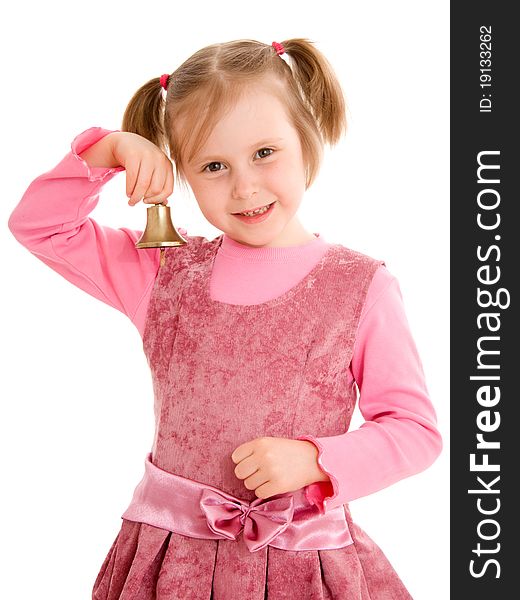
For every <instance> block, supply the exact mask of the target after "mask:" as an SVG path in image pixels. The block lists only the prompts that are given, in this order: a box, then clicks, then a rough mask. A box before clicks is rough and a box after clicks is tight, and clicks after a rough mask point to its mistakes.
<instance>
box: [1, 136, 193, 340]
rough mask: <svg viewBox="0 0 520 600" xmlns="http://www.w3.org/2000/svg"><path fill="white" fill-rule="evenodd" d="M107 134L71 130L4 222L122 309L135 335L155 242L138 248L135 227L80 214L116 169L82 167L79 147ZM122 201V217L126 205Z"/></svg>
mask: <svg viewBox="0 0 520 600" xmlns="http://www.w3.org/2000/svg"><path fill="white" fill-rule="evenodd" d="M116 131H118V130H116ZM109 133H111V131H110V130H107V129H102V128H101V127H91V128H90V129H87V130H85V131H84V132H83V133H81V134H80V135H78V136H77V137H75V138H74V140H73V142H72V144H71V151H70V152H69V153H68V154H67V155H66V156H65V157H64V158H63V159H62V160H61V162H59V163H58V164H57V165H56V166H55V167H54V168H53V169H51V170H50V171H48V172H46V173H43V174H42V175H40V176H39V177H37V178H36V179H35V180H34V181H33V182H32V183H31V184H30V185H29V187H28V188H27V190H26V192H25V193H24V195H23V197H22V199H21V200H20V202H19V203H18V205H17V206H16V208H15V209H14V211H13V212H12V214H11V216H10V218H9V223H8V226H9V229H10V230H11V233H12V234H13V235H14V237H15V238H16V239H17V240H18V241H19V242H20V244H22V245H23V246H25V247H26V248H27V249H28V250H29V251H30V252H31V253H32V254H34V256H36V257H37V258H38V259H40V260H41V261H43V262H44V263H45V264H46V265H48V266H49V267H50V268H51V269H53V270H54V271H56V272H57V273H59V274H60V275H61V276H63V277H64V278H65V279H67V280H68V281H70V282H71V283H72V284H74V285H75V286H77V287H79V288H81V289H82V290H84V291H85V292H87V293H88V294H90V295H91V296H94V298H97V299H98V300H101V301H102V302H105V303H106V304H108V305H110V306H112V307H114V308H116V309H117V310H119V311H121V312H122V313H124V314H125V315H127V316H128V317H129V318H130V320H131V321H132V322H133V323H134V325H135V326H136V327H137V329H138V330H139V332H140V333H141V336H142V334H143V328H144V320H145V316H146V315H145V310H146V307H147V300H148V296H149V295H150V293H151V289H152V286H153V283H154V280H155V277H156V274H157V270H158V268H159V261H160V249H159V248H147V249H140V250H139V249H137V248H136V247H135V243H136V242H137V240H138V239H139V238H140V237H141V234H142V231H134V230H131V229H127V228H125V227H121V228H119V229H112V228H110V227H107V226H105V225H100V224H99V223H97V222H96V221H95V220H94V219H92V218H89V217H88V215H89V213H90V212H92V210H94V208H95V207H96V205H97V203H98V200H99V194H100V192H101V190H102V189H103V186H104V184H105V183H106V182H107V181H109V180H110V179H112V177H114V176H115V174H116V173H119V172H120V171H124V168H123V167H117V168H105V167H89V166H88V165H87V163H86V162H85V161H84V160H82V159H81V158H80V156H79V154H81V153H82V152H83V151H84V150H86V149H87V148H88V147H89V146H91V145H92V144H94V143H95V142H97V141H99V140H100V139H101V138H103V137H104V136H105V135H107V134H109ZM122 200H125V202H123V201H121V211H122V212H121V215H122V216H121V218H122V219H123V218H124V215H123V211H124V209H125V208H127V210H130V209H128V207H127V204H126V197H124V198H123V199H122ZM179 231H182V230H181V229H180V228H179Z"/></svg>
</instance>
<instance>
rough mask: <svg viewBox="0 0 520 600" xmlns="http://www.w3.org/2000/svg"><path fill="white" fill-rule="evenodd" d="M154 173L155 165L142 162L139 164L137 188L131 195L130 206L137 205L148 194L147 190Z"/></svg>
mask: <svg viewBox="0 0 520 600" xmlns="http://www.w3.org/2000/svg"><path fill="white" fill-rule="evenodd" d="M152 173H153V164H149V165H148V164H146V163H143V162H141V163H140V164H139V171H138V173H137V179H136V184H135V187H134V189H133V191H132V193H131V195H130V199H129V201H128V204H136V203H137V202H139V201H140V200H142V199H143V198H144V196H145V194H146V190H147V189H148V188H149V186H150V179H151V176H152Z"/></svg>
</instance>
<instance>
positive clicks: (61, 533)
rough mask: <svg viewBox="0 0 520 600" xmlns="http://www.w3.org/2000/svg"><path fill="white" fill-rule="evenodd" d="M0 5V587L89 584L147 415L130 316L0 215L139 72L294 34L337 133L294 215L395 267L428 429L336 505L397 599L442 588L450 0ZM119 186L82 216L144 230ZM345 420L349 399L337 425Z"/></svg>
mask: <svg viewBox="0 0 520 600" xmlns="http://www.w3.org/2000/svg"><path fill="white" fill-rule="evenodd" d="M339 7H341V9H342V10H341V13H338V12H337V10H338V8H339ZM2 10H3V12H4V14H3V15H2V21H3V22H4V34H3V35H2V38H1V40H0V44H1V51H2V65H3V66H2V71H3V73H2V86H3V90H4V91H3V94H2V103H3V109H2V116H3V127H2V129H3V136H2V137H3V144H1V153H2V157H1V158H2V166H3V174H2V175H3V176H2V184H3V193H2V196H3V200H2V203H1V204H0V211H1V215H0V217H1V220H2V223H3V226H2V227H1V228H0V236H1V248H2V257H3V258H2V261H1V266H2V281H3V282H4V285H3V293H2V311H1V319H2V322H1V324H0V325H1V330H2V338H3V344H2V352H3V357H2V367H3V373H2V377H1V383H0V385H1V388H2V389H1V390H0V394H1V398H2V402H1V405H0V406H1V410H2V414H1V421H0V422H1V431H0V434H1V435H0V443H1V459H2V462H3V465H2V488H3V493H2V507H1V509H2V512H1V514H2V522H3V523H2V525H3V526H2V536H1V537H2V547H1V551H2V554H3V556H2V557H1V564H2V567H3V575H2V579H3V581H2V595H3V596H4V597H5V598H9V599H10V600H17V599H26V598H27V599H29V598H31V599H32V598H41V599H43V600H45V599H47V598H49V599H51V598H52V600H60V599H67V600H70V599H71V598H73V599H88V598H90V595H91V588H92V585H93V583H94V580H95V577H96V576H97V573H98V571H99V568H100V566H101V563H102V561H103V559H104V557H105V555H106V554H107V552H108V550H109V548H110V546H111V544H112V541H113V540H114V538H115V536H116V535H117V532H118V531H119V528H120V525H121V520H120V515H121V514H122V513H123V511H124V510H125V509H126V507H127V505H128V503H129V502H130V499H131V497H132V493H133V490H134V487H135V485H137V483H138V481H139V480H140V479H141V476H142V473H143V468H144V457H145V455H146V453H147V452H149V450H150V449H151V444H152V439H153V427H154V422H153V409H152V407H153V391H152V385H151V377H150V372H149V368H148V365H147V363H146V358H145V356H144V353H143V352H142V347H141V338H140V336H139V333H138V331H137V330H136V329H135V327H134V326H133V325H132V323H131V322H130V321H129V320H128V318H127V317H126V316H125V315H123V314H122V313H119V312H118V311H117V310H115V309H113V308H111V307H109V306H107V305H105V304H103V303H102V302H100V301H98V300H95V299H94V298H92V297H91V296H89V295H88V294H86V293H84V292H83V291H81V290H79V289H77V288H75V287H74V286H73V285H71V284H70V283H69V282H68V281H66V280H65V279H63V278H61V277H60V276H59V275H57V274H56V273H55V272H54V271H52V270H51V269H50V268H48V267H46V266H45V265H44V264H43V263H41V262H40V261H39V260H38V259H36V258H35V257H34V256H32V255H31V254H30V253H29V252H28V251H27V250H26V249H25V248H24V247H22V246H21V245H20V244H19V243H18V242H17V241H16V240H15V239H14V238H13V237H12V235H11V234H10V232H9V230H8V228H7V221H8V218H9V215H10V213H11V211H12V210H13V209H14V207H15V206H16V204H17V203H18V201H19V200H20V198H21V197H22V195H23V193H24V192H25V190H26V189H27V187H28V185H29V184H30V182H31V181H32V180H33V179H34V178H36V177H37V176H38V175H40V174H41V173H43V172H45V171H48V170H49V169H51V168H53V167H54V166H55V165H56V164H57V163H58V162H59V161H60V160H61V159H62V158H63V156H64V155H65V154H66V153H67V152H69V150H70V143H71V141H72V139H73V138H74V137H75V136H76V135H77V134H79V133H80V132H82V131H84V130H85V129H87V128H88V127H91V126H101V127H105V128H107V129H119V128H120V127H121V119H122V116H123V112H124V109H125V107H126V105H127V103H128V101H129V100H130V98H131V96H132V95H133V93H134V92H135V91H136V90H137V89H138V87H140V86H141V85H142V84H143V83H145V82H146V81H148V80H149V79H150V78H152V77H158V76H159V75H161V74H163V73H167V72H168V73H169V72H172V71H173V70H175V68H177V66H179V65H180V63H181V62H183V61H184V60H185V59H186V58H188V56H190V55H191V54H192V53H193V52H195V51H196V50H198V49H199V48H201V47H203V46H206V45H207V44H210V43H215V42H222V41H228V40H232V39H238V38H253V39H257V40H259V41H263V42H265V43H269V44H270V43H271V42H272V41H279V42H281V41H283V40H284V39H289V38H291V37H307V38H309V39H311V40H312V41H314V42H315V43H316V44H317V47H318V48H319V49H320V50H322V51H323V52H324V53H325V55H326V56H327V58H328V59H329V61H330V62H331V63H332V65H333V67H334V68H335V70H336V73H337V75H338V77H339V79H340V81H341V84H342V87H343V89H344V91H345V94H346V98H347V102H348V106H349V112H348V118H349V131H348V134H347V136H346V137H345V139H344V141H342V142H341V144H340V145H338V146H337V147H336V148H334V149H333V150H332V151H327V153H326V159H325V163H324V164H323V167H322V170H321V173H320V175H319V177H318V180H317V181H316V182H315V183H314V185H313V186H312V187H311V189H310V190H309V191H308V192H307V194H306V196H305V199H304V202H303V203H302V206H301V208H300V211H301V212H300V214H301V219H302V222H303V223H304V225H305V226H306V227H308V228H309V229H310V230H311V231H313V232H321V234H322V235H323V236H324V237H325V238H326V239H327V241H330V242H339V243H342V244H344V245H346V246H348V247H350V248H353V249H356V250H358V251H361V252H364V253H366V254H369V255H371V256H373V257H376V258H381V259H383V260H385V261H386V264H387V267H388V269H389V270H390V272H391V273H393V274H394V275H395V276H396V277H397V278H398V280H399V283H400V287H401V291H402V294H403V298H404V302H405V308H406V312H407V316H408V319H409V322H410V327H411V329H412V333H413V335H414V338H415V341H416V344H417V348H418V350H419V354H420V356H421V359H422V362H423V366H424V370H425V373H426V379H427V384H428V389H429V392H430V395H431V398H432V402H433V403H434V406H435V408H436V410H437V416H438V421H439V428H440V430H441V433H442V435H443V438H444V450H443V453H442V454H441V456H440V457H439V459H438V460H437V461H436V462H435V463H434V465H433V466H431V467H430V468H429V469H427V470H426V471H424V472H422V473H420V474H418V475H416V476H414V477H410V478H408V479H405V480H403V481H400V482H398V483H397V484H395V485H393V486H391V487H389V488H387V489H385V490H383V491H381V492H379V493H376V494H373V495H371V496H368V497H365V498H361V499H358V500H356V501H354V502H352V503H351V505H350V508H351V512H352V515H353V518H354V520H355V521H357V522H358V524H359V525H360V526H361V527H363V529H365V531H366V532H367V533H368V534H369V535H370V536H371V537H372V538H373V539H374V540H375V541H376V543H377V544H378V545H379V546H380V547H381V548H382V549H383V551H384V552H385V554H386V556H387V557H388V558H389V560H390V562H391V563H392V564H393V566H394V567H395V569H396V571H397V572H398V573H399V575H400V576H401V578H402V579H403V581H404V583H405V585H406V586H407V587H408V589H409V590H410V592H411V594H412V596H413V598H414V600H444V599H446V598H448V597H449V591H448V580H449V569H448V564H449V512H448V508H449V505H448V501H449V480H448V478H449V469H448V457H449V396H448V394H449V262H448V261H449V237H448V236H449V187H448V185H449V166H448V165H449V88H448V85H449V54H448V49H449V3H448V2H447V1H441V2H435V3H433V2H420V3H418V2H413V1H395V2H390V3H389V2H385V1H383V0H378V1H373V2H361V1H359V2H348V1H343V2H341V3H340V2H338V3H315V2H312V3H311V2H304V1H302V0H299V1H296V0H285V1H283V2H264V3H244V2H231V1H230V0H222V1H221V2H214V1H211V2H209V1H207V0H198V2H190V3H186V4H185V5H179V4H178V3H173V2H171V1H170V2H162V1H161V2H160V1H157V0H148V1H147V2H142V0H141V1H139V2H135V1H131V0H126V1H125V2H106V1H105V2H100V1H99V0H91V1H90V2H88V3H81V4H78V3H74V2H72V3H71V2H60V1H56V0H54V1H51V2H44V3H37V2H32V3H27V2H18V3H14V4H10V5H9V8H8V9H7V11H6V9H2ZM124 192H125V174H124V172H123V173H120V174H118V175H117V176H116V177H115V178H114V179H113V180H112V181H110V182H109V183H108V184H107V185H106V186H105V188H104V190H103V192H102V195H101V200H100V202H99V204H98V206H97V207H96V209H95V210H94V211H93V213H91V217H92V218H94V219H95V220H97V221H98V222H100V223H102V224H104V225H108V226H112V227H123V226H124V227H130V228H134V229H142V228H144V224H145V219H146V216H145V206H144V205H143V204H142V203H139V204H138V205H137V206H136V207H129V206H128V205H127V203H126V197H125V193H124ZM169 205H170V206H171V207H172V215H173V216H174V222H175V224H176V226H177V227H178V226H181V227H184V228H186V229H187V230H188V233H189V234H190V235H205V236H206V237H208V239H213V238H214V237H215V236H216V235H218V234H219V233H220V232H219V231H218V230H216V229H215V228H213V227H212V226H211V225H210V224H209V223H207V222H206V221H205V219H204V217H203V216H202V214H201V213H200V212H199V210H198V207H197V205H196V202H195V200H194V199H193V198H190V197H182V196H178V195H177V194H176V192H174V194H173V196H172V197H171V198H170V199H169ZM361 422H362V421H361V416H360V414H359V413H358V412H357V413H356V418H355V420H354V421H353V423H352V428H356V427H358V426H359V425H360V424H361ZM238 600H242V599H238ZM244 600H246V599H244Z"/></svg>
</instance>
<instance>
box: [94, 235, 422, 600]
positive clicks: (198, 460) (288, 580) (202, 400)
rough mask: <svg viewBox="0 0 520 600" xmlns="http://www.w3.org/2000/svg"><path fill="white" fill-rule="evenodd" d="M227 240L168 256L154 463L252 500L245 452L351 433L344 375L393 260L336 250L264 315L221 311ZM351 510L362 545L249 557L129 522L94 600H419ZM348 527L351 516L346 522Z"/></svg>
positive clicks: (237, 548)
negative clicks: (216, 269)
mask: <svg viewBox="0 0 520 600" xmlns="http://www.w3.org/2000/svg"><path fill="white" fill-rule="evenodd" d="M222 238H223V235H220V236H218V237H216V238H215V239H214V240H212V241H208V240H207V239H206V238H204V237H200V236H189V238H188V243H187V244H186V245H184V246H182V247H178V248H167V249H166V250H165V254H164V258H165V261H164V265H163V266H162V267H161V268H160V269H159V272H158V274H157V278H156V281H155V284H154V288H153V291H152V295H151V298H150V304H149V307H148V313H147V320H146V324H145V330H144V334H143V349H144V352H145V355H146V357H147V361H148V364H149V366H150V369H151V374H152V382H153V389H154V414H155V437H154V442H153V448H152V453H151V456H152V457H153V458H152V459H151V462H153V464H154V465H156V466H157V467H159V468H160V469H163V470H164V471H167V472H169V473H174V474H177V475H179V476H181V477H185V478H189V479H192V480H196V481H197V482H202V483H204V484H210V485H212V486H215V487H216V488H219V489H220V490H223V491H224V492H227V493H228V494H232V495H234V496H236V497H238V498H242V499H244V500H246V501H248V502H252V501H253V500H255V499H256V498H257V497H256V495H255V493H254V490H248V489H247V488H246V487H245V486H244V482H243V480H240V479H238V478H237V477H236V475H235V474H234V469H235V466H236V465H235V464H234V463H233V461H232V460H231V454H232V452H233V451H234V450H235V448H236V447H237V446H239V445H240V444H243V443H245V442H248V441H251V440H253V439H256V438H259V437H263V436H272V437H281V438H289V439H296V438H297V437H298V436H302V435H314V436H317V437H323V436H333V435H340V434H342V433H344V432H345V431H347V430H348V427H349V424H350V420H351V417H352V413H353V410H354V407H355V403H356V400H357V395H356V386H355V383H354V382H353V381H352V379H351V378H349V377H348V376H347V371H348V367H349V364H350V361H351V358H352V353H353V347H354V341H355V336H356V331H357V326H358V322H359V318H360V314H361V309H362V307H363V304H364V302H365V298H366V293H367V289H368V286H369V285H370V282H371V280H372V277H373V275H374V273H375V271H376V269H377V268H378V266H379V265H380V264H384V262H383V261H380V260H376V259H373V258H371V257H369V256H367V255H364V254H362V253H360V252H356V251H354V250H351V249H348V248H346V247H345V246H342V245H340V244H332V245H331V246H330V247H329V249H328V250H327V251H326V253H325V254H324V256H323V257H322V258H321V260H320V261H319V262H318V263H317V265H316V266H315V267H314V268H313V269H312V270H311V271H310V272H309V273H308V274H307V275H306V276H305V277H304V278H303V279H302V280H300V282H299V283H298V284H296V285H295V286H294V287H292V288H291V289H290V290H288V291H287V292H286V293H284V294H282V295H281V296H279V297H277V298H274V299H272V300H270V301H267V302H263V303H261V304H256V305H234V304H227V303H223V302H220V301H215V300H212V299H211V297H210V278H211V271H212V267H213V262H214V259H215V256H216V253H217V251H218V248H219V246H220V244H221V242H222ZM339 508H340V509H341V508H342V509H343V510H344V512H345V520H346V524H348V529H349V531H350V535H351V538H352V541H353V543H350V544H349V545H347V546H345V547H342V548H336V549H332V550H330V549H328V550H304V551H290V550H283V549H279V548H275V547H273V546H270V545H268V546H266V547H264V548H262V549H261V550H259V551H255V552H250V551H249V549H248V548H247V547H246V545H245V544H244V541H243V538H242V536H239V537H238V538H237V539H236V540H229V539H196V538H193V537H187V536H184V535H180V534H177V533H175V532H172V531H169V530H166V529H162V528H158V527H154V526H152V525H149V524H146V523H140V522H136V521H130V520H126V519H124V518H123V522H122V526H121V529H120V531H119V533H118V535H117V537H116V539H115V540H114V542H113V544H112V547H111V548H110V550H109V552H108V554H107V556H106V558H105V560H104V562H103V564H102V566H101V570H100V572H99V574H98V576H97V578H96V581H95V583H94V587H93V591H92V598H93V600H151V599H157V600H282V599H287V600H293V599H294V600H329V599H331V600H410V599H411V595H410V593H409V592H408V591H407V590H406V588H405V586H404V585H403V583H402V581H401V579H400V578H399V576H398V575H397V573H396V572H395V570H394V568H393V567H392V565H391V564H390V563H389V561H388V559H387V558H386V556H385V555H384V553H383V552H382V550H381V549H380V548H379V547H378V546H377V545H376V544H375V542H374V541H373V540H372V539H371V538H370V537H369V536H368V535H367V534H366V533H365V532H364V531H363V530H362V529H361V528H360V527H359V526H358V525H356V524H355V523H354V522H353V521H352V517H351V515H350V510H349V507H348V504H344V505H343V506H342V507H339ZM342 517H343V515H342Z"/></svg>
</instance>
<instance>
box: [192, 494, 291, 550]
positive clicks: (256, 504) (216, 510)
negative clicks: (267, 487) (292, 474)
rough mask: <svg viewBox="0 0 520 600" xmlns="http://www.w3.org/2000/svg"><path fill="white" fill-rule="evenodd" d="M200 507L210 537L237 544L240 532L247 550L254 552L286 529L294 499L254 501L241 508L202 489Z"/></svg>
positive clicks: (220, 496)
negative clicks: (211, 534)
mask: <svg viewBox="0 0 520 600" xmlns="http://www.w3.org/2000/svg"><path fill="white" fill-rule="evenodd" d="M200 507H201V509H202V510H203V512H204V514H205V515H206V519H207V521H208V526H209V528H210V529H211V531H213V533H216V534H219V535H221V536H223V537H225V538H227V539H229V540H236V538H237V537H238V535H239V534H240V532H241V531H242V530H243V531H244V542H245V544H246V546H247V548H248V550H249V551H250V552H256V551H258V550H261V549H262V548H264V547H265V546H267V545H268V544H269V543H270V542H271V540H273V539H274V538H275V537H276V536H277V535H280V534H281V533H282V532H283V531H285V530H286V529H287V527H289V524H290V522H291V521H292V518H293V514H294V499H293V496H284V497H282V498H275V499H274V500H265V499H263V498H257V499H256V500H253V502H251V503H250V504H242V503H241V502H238V501H236V502H235V501H231V500H229V499H228V498H226V497H225V496H223V495H222V494H219V493H218V492H217V491H214V490H209V489H204V490H203V492H202V497H201V500H200Z"/></svg>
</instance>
